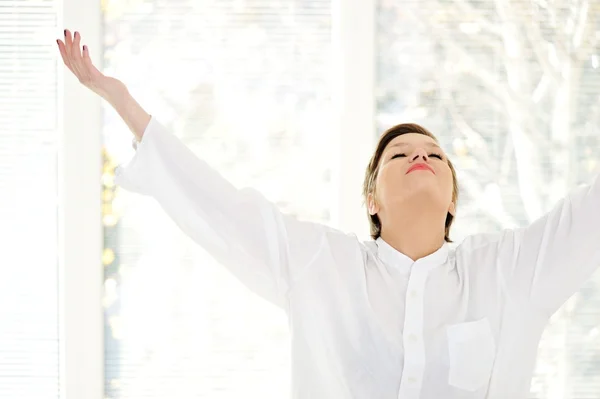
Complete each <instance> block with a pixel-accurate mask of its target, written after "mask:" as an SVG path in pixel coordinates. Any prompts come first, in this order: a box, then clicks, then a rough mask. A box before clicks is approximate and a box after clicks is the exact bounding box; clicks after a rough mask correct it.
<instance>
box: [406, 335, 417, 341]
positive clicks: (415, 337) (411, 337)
mask: <svg viewBox="0 0 600 399" xmlns="http://www.w3.org/2000/svg"><path fill="white" fill-rule="evenodd" d="M408 339H409V341H410V342H417V336H416V335H415V334H410V335H409V336H408Z"/></svg>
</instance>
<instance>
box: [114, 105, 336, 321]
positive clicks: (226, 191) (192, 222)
mask: <svg viewBox="0 0 600 399" xmlns="http://www.w3.org/2000/svg"><path fill="white" fill-rule="evenodd" d="M116 183H117V184H118V185H120V186H121V187H123V188H124V189H126V190H128V191H132V192H136V193H139V194H143V195H148V196H151V197H153V198H154V199H156V200H157V201H158V203H159V204H160V205H161V207H162V208H163V209H164V210H165V211H166V213H167V214H168V215H169V216H170V218H172V219H173V221H174V222H175V223H176V224H177V225H178V226H179V228H181V230H182V231H183V232H184V233H185V234H186V235H188V236H189V237H190V238H192V239H193V240H194V241H195V242H196V243H198V244H199V245H201V246H202V247H203V248H204V249H205V250H206V251H207V252H208V253H209V254H210V255H212V256H213V257H214V258H215V259H216V260H217V261H218V262H220V263H221V264H223V265H224V266H225V267H227V268H228V269H229V270H230V271H231V272H232V273H233V274H234V275H235V276H236V277H237V278H238V279H239V280H240V281H241V282H242V283H243V284H244V285H245V286H247V287H248V288H250V289H251V290H252V291H254V292H255V293H257V294H258V295H260V296H261V297H263V298H264V299H266V300H268V301H270V302H272V303H274V304H275V305H277V306H280V307H282V308H284V309H287V297H288V293H289V291H290V289H291V287H292V286H293V284H294V281H295V280H296V279H297V278H299V276H300V274H301V273H302V271H303V269H304V268H306V267H307V266H308V265H309V264H310V263H311V262H312V260H314V259H315V257H316V255H317V253H318V252H319V250H320V248H321V247H322V245H323V243H324V242H325V235H326V234H325V233H326V232H327V231H328V230H332V229H330V228H328V227H326V226H323V225H320V224H317V223H311V222H306V221H300V220H298V219H296V218H295V217H292V216H289V215H285V214H283V213H281V212H280V211H279V210H278V209H277V207H276V206H275V205H274V204H272V203H271V202H269V201H268V200H266V199H265V198H264V197H263V196H262V195H261V194H260V193H258V192H257V191H255V190H253V189H237V188H236V187H234V186H233V185H232V184H231V183H230V182H229V181H227V180H226V179H224V178H223V177H222V176H221V175H220V174H219V173H218V172H217V171H215V170H213V169H212V168H211V167H210V166H209V165H208V164H207V163H206V162H204V161H203V160H201V159H199V158H198V157H197V156H196V155H195V154H194V153H193V152H192V151H191V150H190V149H189V148H187V147H186V146H185V145H184V144H183V143H182V142H181V141H180V140H179V139H178V138H177V137H175V136H174V135H173V134H171V133H170V132H168V131H167V129H166V128H165V127H164V126H163V125H162V124H161V123H160V122H158V121H157V120H156V119H155V118H154V117H152V119H151V121H150V123H149V125H148V127H147V128H146V131H145V132H144V135H143V138H142V140H141V142H140V143H139V144H138V145H137V150H136V154H135V156H134V157H133V158H132V160H131V161H130V162H128V163H127V164H126V165H124V166H120V167H119V168H118V169H117V172H116Z"/></svg>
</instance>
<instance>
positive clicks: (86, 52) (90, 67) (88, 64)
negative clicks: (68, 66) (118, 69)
mask: <svg viewBox="0 0 600 399" xmlns="http://www.w3.org/2000/svg"><path fill="white" fill-rule="evenodd" d="M82 57H83V66H84V67H85V70H86V71H87V72H88V73H89V74H90V75H93V74H94V72H99V71H98V69H96V67H95V66H94V63H93V62H92V58H91V57H90V49H89V48H88V46H85V45H84V46H83V52H82Z"/></svg>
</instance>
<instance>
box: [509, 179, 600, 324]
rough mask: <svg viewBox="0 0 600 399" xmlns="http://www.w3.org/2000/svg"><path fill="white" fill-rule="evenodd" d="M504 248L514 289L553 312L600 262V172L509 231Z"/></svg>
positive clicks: (539, 306) (524, 297)
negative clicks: (533, 218)
mask: <svg viewBox="0 0 600 399" xmlns="http://www.w3.org/2000/svg"><path fill="white" fill-rule="evenodd" d="M500 253H501V257H502V259H500V262H501V265H503V266H504V267H503V270H504V271H505V272H507V275H506V281H507V282H508V283H509V287H510V290H511V291H512V293H513V294H515V295H516V296H517V297H518V298H520V299H524V300H526V301H528V302H530V303H531V304H532V305H533V306H534V308H536V309H538V310H541V312H542V313H543V314H544V315H545V316H550V315H552V314H553V313H554V312H555V311H556V310H558V308H559V307H560V306H561V305H562V304H563V303H564V302H565V301H566V300H567V299H569V297H570V296H571V295H573V294H574V293H575V292H577V291H578V290H579V288H580V287H581V286H582V285H583V284H584V283H585V282H586V280H588V279H589V278H590V276H591V275H592V273H593V272H594V271H595V270H596V269H598V267H600V176H597V177H596V178H595V179H594V181H593V182H592V183H591V184H590V185H587V186H585V187H580V188H578V189H576V190H573V191H572V192H571V193H570V194H569V195H567V196H566V197H565V198H564V199H562V200H561V201H560V202H559V203H558V204H557V205H556V206H555V207H554V208H553V209H552V210H551V211H550V212H549V213H548V214H546V215H544V216H543V217H541V218H540V219H538V220H537V221H535V222H534V223H532V224H531V225H530V226H527V227H525V228H522V229H518V230H516V231H511V232H507V233H506V234H505V235H504V237H503V239H502V241H501V244H500Z"/></svg>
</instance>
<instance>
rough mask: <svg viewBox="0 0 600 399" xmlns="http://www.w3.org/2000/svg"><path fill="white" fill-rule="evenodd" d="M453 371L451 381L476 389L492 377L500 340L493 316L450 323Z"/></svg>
mask: <svg viewBox="0 0 600 399" xmlns="http://www.w3.org/2000/svg"><path fill="white" fill-rule="evenodd" d="M446 333H447V338H448V350H449V359H450V371H449V374H448V384H450V385H452V386H454V387H456V388H460V389H463V390H466V391H476V390H478V389H480V388H481V387H483V386H485V385H486V384H487V383H488V382H489V379H490V375H491V373H492V368H493V366H494V358H495V354H496V343H495V341H494V336H493V334H492V329H491V326H490V323H489V320H488V319H486V318H484V319H481V320H477V321H472V322H468V323H459V324H453V325H450V326H448V327H447V330H446Z"/></svg>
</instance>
